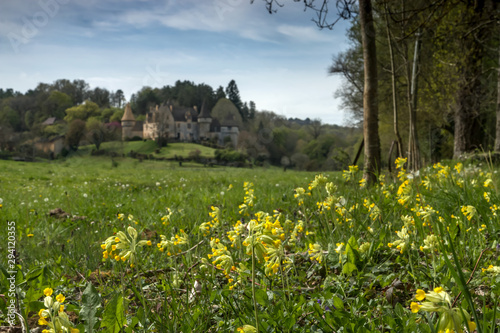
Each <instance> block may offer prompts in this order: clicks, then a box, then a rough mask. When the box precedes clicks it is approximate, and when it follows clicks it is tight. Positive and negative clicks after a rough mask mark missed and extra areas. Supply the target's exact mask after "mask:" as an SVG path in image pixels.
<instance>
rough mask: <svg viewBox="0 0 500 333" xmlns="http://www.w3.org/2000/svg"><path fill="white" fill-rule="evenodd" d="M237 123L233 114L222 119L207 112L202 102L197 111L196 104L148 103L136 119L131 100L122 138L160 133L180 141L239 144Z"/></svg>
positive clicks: (152, 135) (126, 110) (123, 124)
mask: <svg viewBox="0 0 500 333" xmlns="http://www.w3.org/2000/svg"><path fill="white" fill-rule="evenodd" d="M239 127H240V124H239V123H238V121H237V120H236V116H235V115H231V114H226V115H225V116H224V119H221V120H219V119H217V118H214V117H212V116H211V115H210V111H209V110H208V108H207V107H205V104H203V106H202V107H201V110H200V112H199V113H198V109H197V107H196V106H194V107H192V108H189V107H180V106H174V105H173V104H172V103H166V104H162V105H161V106H158V105H157V106H156V107H155V108H153V107H151V108H150V110H149V112H148V113H147V115H146V120H145V121H144V122H141V121H136V120H135V117H134V115H133V113H132V108H131V107H130V103H129V104H127V105H126V107H125V112H124V114H123V117H122V139H123V140H126V139H128V138H133V137H140V138H143V139H151V140H156V139H157V138H158V137H159V136H163V137H166V138H168V139H174V140H176V141H181V142H202V141H211V142H213V143H216V144H219V145H221V146H222V145H225V144H226V143H227V142H231V143H232V144H233V146H234V147H236V146H237V144H238V135H239Z"/></svg>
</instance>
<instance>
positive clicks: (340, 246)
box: [335, 243, 345, 253]
mask: <svg viewBox="0 0 500 333" xmlns="http://www.w3.org/2000/svg"><path fill="white" fill-rule="evenodd" d="M335 245H337V247H336V248H335V252H336V253H340V251H342V248H343V247H344V245H345V244H344V243H337V244H335Z"/></svg>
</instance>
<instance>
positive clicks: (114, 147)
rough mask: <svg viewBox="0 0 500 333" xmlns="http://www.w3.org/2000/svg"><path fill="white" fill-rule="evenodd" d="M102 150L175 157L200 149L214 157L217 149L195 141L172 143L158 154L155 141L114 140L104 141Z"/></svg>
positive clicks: (84, 149) (87, 150)
mask: <svg viewBox="0 0 500 333" xmlns="http://www.w3.org/2000/svg"><path fill="white" fill-rule="evenodd" d="M93 149H95V146H94V145H88V146H82V147H80V149H79V151H78V152H77V154H80V155H86V154H90V151H91V150H93ZM99 149H100V150H104V151H108V152H115V153H118V154H120V155H121V154H128V153H129V152H130V151H135V152H137V153H141V154H153V155H154V156H155V157H165V158H173V157H175V156H181V157H188V156H189V154H190V153H192V152H195V151H197V150H198V151H199V152H200V154H201V156H203V157H210V158H211V157H214V156H215V149H214V148H210V147H205V146H203V145H199V144H195V143H170V144H168V146H167V147H163V148H162V149H161V150H160V152H159V153H158V154H157V153H156V150H157V149H158V145H157V144H156V142H155V141H152V140H148V141H125V142H123V141H112V142H104V143H103V144H102V145H101V147H99Z"/></svg>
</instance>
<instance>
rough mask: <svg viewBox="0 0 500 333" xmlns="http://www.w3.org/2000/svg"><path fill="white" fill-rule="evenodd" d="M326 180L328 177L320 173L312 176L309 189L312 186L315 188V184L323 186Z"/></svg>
mask: <svg viewBox="0 0 500 333" xmlns="http://www.w3.org/2000/svg"><path fill="white" fill-rule="evenodd" d="M327 181H328V179H327V178H326V177H325V176H323V175H322V174H319V175H316V177H314V180H313V181H312V182H311V186H309V191H310V190H312V189H313V188H316V187H317V186H323V185H324V184H326V182H327Z"/></svg>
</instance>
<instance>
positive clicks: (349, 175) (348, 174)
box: [342, 165, 359, 181]
mask: <svg viewBox="0 0 500 333" xmlns="http://www.w3.org/2000/svg"><path fill="white" fill-rule="evenodd" d="M358 170H359V169H358V166H357V165H350V166H349V171H347V170H344V171H342V177H343V178H344V179H345V180H346V181H350V180H351V179H354V177H355V176H356V174H357V172H358Z"/></svg>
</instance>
